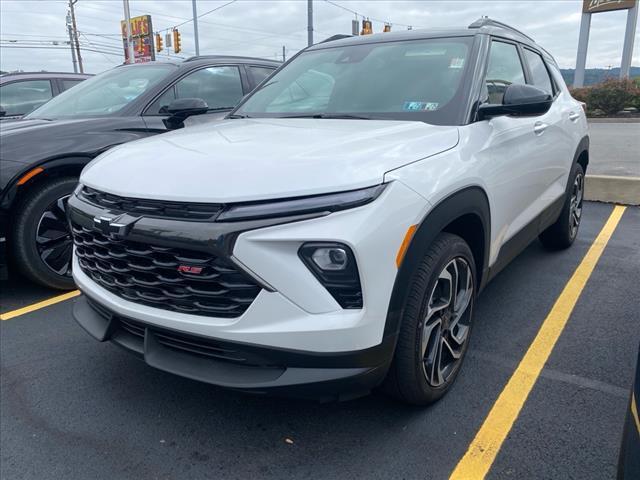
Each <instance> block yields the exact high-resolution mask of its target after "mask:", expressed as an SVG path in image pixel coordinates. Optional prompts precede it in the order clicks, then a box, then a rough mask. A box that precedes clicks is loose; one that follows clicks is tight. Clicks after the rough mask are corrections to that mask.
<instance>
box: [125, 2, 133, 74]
mask: <svg viewBox="0 0 640 480" xmlns="http://www.w3.org/2000/svg"><path fill="white" fill-rule="evenodd" d="M122 1H123V3H124V23H125V33H126V34H127V56H128V57H129V61H128V62H126V63H136V58H135V53H134V52H133V37H132V36H131V14H130V13H129V0H122Z"/></svg>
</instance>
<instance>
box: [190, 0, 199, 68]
mask: <svg viewBox="0 0 640 480" xmlns="http://www.w3.org/2000/svg"><path fill="white" fill-rule="evenodd" d="M191 5H192V6H193V36H194V37H195V39H196V56H198V55H200V41H199V40H198V9H197V7H196V0H191Z"/></svg>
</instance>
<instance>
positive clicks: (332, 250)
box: [298, 242, 362, 308]
mask: <svg viewBox="0 0 640 480" xmlns="http://www.w3.org/2000/svg"><path fill="white" fill-rule="evenodd" d="M298 255H299V256H300V258H301V259H302V261H303V262H304V263H305V265H306V266H307V267H308V268H309V270H311V272H312V273H313V274H314V275H315V277H316V278H317V279H318V281H319V282H320V283H321V284H322V285H323V286H324V288H326V289H327V291H328V292H329V293H330V294H331V296H333V298H335V300H336V302H338V303H339V304H340V306H341V307H342V308H362V287H361V285H360V274H359V273H358V265H357V264H356V258H355V256H354V255H353V252H352V251H351V249H350V248H349V247H348V246H347V245H344V244H342V243H333V242H327V243H325V242H310V243H305V244H303V245H302V246H301V247H300V249H299V250H298Z"/></svg>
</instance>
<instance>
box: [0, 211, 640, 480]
mask: <svg viewBox="0 0 640 480" xmlns="http://www.w3.org/2000/svg"><path fill="white" fill-rule="evenodd" d="M613 210H614V207H613V206H612V205H606V204H596V203H590V204H585V209H584V216H583V221H582V226H581V231H580V234H579V236H578V240H577V241H576V243H575V245H574V246H573V247H572V248H571V249H569V250H567V251H563V252H559V253H549V252H547V251H545V250H543V248H542V247H541V245H540V244H539V243H537V242H536V243H534V244H532V245H531V246H529V248H528V249H527V250H526V251H525V252H524V253H523V254H522V255H521V256H520V257H518V258H517V259H516V260H515V261H514V262H513V263H512V264H511V265H510V266H508V267H507V268H506V269H505V270H504V271H503V272H502V273H501V274H500V275H499V276H498V277H497V278H496V279H495V280H494V281H493V282H492V283H491V284H490V285H489V286H488V287H487V289H486V290H485V291H484V293H483V295H482V296H481V298H480V301H479V303H478V305H477V311H476V317H475V322H476V323H475V327H474V329H475V331H474V333H473V337H472V340H471V346H470V351H469V356H468V357H467V359H466V361H465V365H464V368H463V370H462V373H461V375H460V377H459V379H458V381H457V383H456V385H455V386H454V388H453V389H452V391H451V392H450V393H449V394H448V395H447V396H446V397H445V398H444V399H443V400H441V401H440V402H439V403H437V404H436V405H434V406H432V407H430V408H411V407H408V406H405V405H401V404H398V403H396V402H394V401H393V400H390V399H388V398H386V397H385V396H384V395H382V394H380V393H375V394H373V395H371V396H368V397H365V398H361V399H357V400H353V401H350V402H344V403H329V404H316V403H312V402H305V401H297V400H288V399H278V398H263V397H256V396H249V395H244V394H240V393H235V392H231V391H225V390H220V389H217V388H215V387H212V386H209V385H206V384H201V383H197V382H194V381H190V380H187V379H184V378H180V377H176V376H173V375H171V374H168V373H164V372H160V371H156V370H153V369H152V368H150V367H147V366H146V365H145V364H144V363H143V362H140V361H138V360H137V359H136V358H135V357H133V356H132V355H130V354H128V353H126V352H124V351H122V350H120V349H119V348H117V347H116V346H114V345H112V344H108V343H104V344H101V343H98V342H96V341H94V340H93V339H92V338H90V337H89V335H87V334H86V333H85V332H84V331H83V330H82V329H81V328H80V327H79V326H78V325H77V324H76V323H75V321H74V320H73V319H72V317H71V309H72V304H73V301H74V300H73V299H69V300H66V301H63V302H59V303H55V304H52V305H49V306H45V307H43V308H39V309H37V310H34V311H31V312H28V313H23V314H20V315H16V316H13V317H12V318H9V319H8V320H6V321H2V322H0V323H1V326H0V328H1V330H0V333H1V337H0V345H1V356H2V358H1V360H2V362H1V363H2V375H1V377H2V388H1V390H2V392H1V393H2V400H1V404H2V409H1V423H2V430H1V434H2V437H1V442H2V458H1V471H0V475H1V477H2V478H3V479H21V478H38V479H45V478H56V479H57V478H110V479H112V478H118V479H125V478H136V479H143V478H144V479H147V478H149V479H155V478H159V479H164V478H239V479H246V478H319V479H320V478H322V479H325V478H367V479H376V478H398V479H402V478H406V479H418V478H420V479H425V478H435V479H440V478H447V477H449V475H450V474H451V472H452V471H453V470H454V469H455V468H456V465H458V462H460V460H461V459H462V458H463V457H464V455H465V452H467V450H468V449H469V447H470V445H471V444H472V442H473V440H474V437H475V436H476V433H477V432H478V431H479V429H480V428H481V426H482V425H483V423H484V422H485V419H486V418H487V416H488V415H489V413H490V411H492V407H493V405H494V402H495V401H496V399H497V398H498V397H499V395H500V394H501V392H503V389H504V388H505V385H507V382H508V381H509V378H510V377H511V375H512V374H513V373H514V371H515V370H516V368H517V366H518V364H519V362H520V360H521V359H522V358H523V356H524V355H525V352H527V349H528V348H529V346H530V345H531V344H532V342H533V340H534V338H536V335H537V333H538V331H539V330H540V328H541V326H542V325H543V323H546V322H545V319H546V318H547V315H548V314H549V312H550V311H551V310H552V309H554V303H555V302H556V300H557V299H558V297H559V296H560V295H561V292H562V291H563V289H564V288H565V285H567V283H568V282H569V281H570V279H571V277H572V274H573V273H574V271H575V270H576V268H577V267H578V265H580V264H581V261H582V259H583V258H584V257H585V255H586V254H587V252H588V250H589V249H590V247H591V246H592V244H593V243H594V240H595V239H596V237H597V236H598V234H599V233H600V232H601V230H602V229H603V226H604V225H605V223H606V222H607V219H608V218H609V216H610V215H611V213H612V211H613ZM639 269H640V209H638V208H634V207H629V208H627V209H626V210H625V211H624V214H623V216H622V219H621V220H620V222H619V224H618V225H617V228H616V229H615V230H614V231H613V234H612V236H611V238H610V240H609V241H608V243H607V244H606V247H605V249H604V252H603V254H602V256H601V257H600V258H599V260H598V261H597V264H596V265H595V268H594V270H593V272H592V273H591V275H590V277H589V278H588V280H587V282H586V285H585V287H584V289H583V290H582V293H581V295H580V296H579V298H578V301H577V303H576V305H575V308H574V309H573V311H572V313H571V315H570V317H569V320H568V322H567V324H566V327H564V329H563V330H561V334H560V337H559V340H558V342H557V344H555V347H554V348H553V350H552V352H551V355H550V357H549V359H548V361H547V362H546V364H545V367H544V369H543V370H542V372H541V373H540V375H539V377H537V379H536V381H535V384H534V386H533V389H532V391H531V393H530V395H529V396H528V399H527V400H526V403H525V404H524V406H523V408H522V410H521V411H519V414H518V415H517V418H516V419H515V422H514V424H513V428H511V429H510V431H507V432H505V433H508V435H507V436H506V439H505V441H504V443H503V444H502V446H501V448H500V450H499V452H498V454H497V456H496V457H495V460H494V461H492V463H490V464H489V465H487V468H489V472H488V476H487V478H579V479H609V478H615V472H616V462H617V455H618V449H619V444H620V438H621V432H622V425H623V421H624V416H625V413H626V408H627V402H628V392H629V387H630V382H631V379H632V375H633V364H634V360H635V354H636V352H637V348H638V340H639V339H640V329H639V320H640V308H639V303H638V293H639V291H638V272H639ZM0 287H1V289H2V313H3V314H5V315H4V318H7V317H11V315H7V313H8V312H14V311H15V310H16V309H20V308H23V307H28V306H29V305H32V304H34V303H36V302H39V301H42V300H46V299H48V298H51V297H55V296H56V295H59V292H54V291H47V290H45V289H40V288H37V287H34V286H32V285H30V284H28V283H27V282H23V281H18V280H16V279H12V280H11V281H10V282H5V283H2V284H1V286H0ZM22 312H24V311H22ZM17 313H21V312H20V311H19V312H17ZM496 408H498V409H499V406H497V407H496ZM496 408H494V409H493V410H494V411H492V413H496V412H495V410H496ZM498 413H500V412H498Z"/></svg>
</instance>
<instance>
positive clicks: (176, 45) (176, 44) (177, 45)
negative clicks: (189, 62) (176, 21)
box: [173, 29, 182, 53]
mask: <svg viewBox="0 0 640 480" xmlns="http://www.w3.org/2000/svg"><path fill="white" fill-rule="evenodd" d="M173 51H174V53H180V52H181V51H182V44H181V41H180V32H179V31H178V29H174V30H173Z"/></svg>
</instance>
